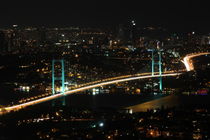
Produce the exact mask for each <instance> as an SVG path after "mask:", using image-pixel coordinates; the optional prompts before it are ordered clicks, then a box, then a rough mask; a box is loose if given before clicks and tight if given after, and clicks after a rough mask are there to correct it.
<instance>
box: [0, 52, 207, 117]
mask: <svg viewBox="0 0 210 140" xmlns="http://www.w3.org/2000/svg"><path fill="white" fill-rule="evenodd" d="M207 54H210V53H209V52H204V53H196V54H189V55H187V56H185V57H184V58H183V60H182V62H183V63H184V65H185V67H186V70H187V71H191V70H194V66H193V62H192V60H191V59H192V58H194V57H197V56H201V55H207ZM180 74H181V73H175V72H173V71H169V72H165V73H163V74H162V77H167V76H177V75H180ZM155 77H160V75H154V76H152V75H151V73H142V74H136V75H125V76H119V77H113V78H108V79H104V80H99V81H95V82H91V83H89V84H90V85H89V84H84V85H82V87H80V86H79V87H78V88H76V89H73V90H70V91H67V92H65V93H63V94H61V93H60V94H55V95H50V96H47V97H43V98H40V99H36V100H34V101H28V102H26V103H22V104H18V105H13V106H10V107H5V108H0V114H3V112H10V111H16V110H19V109H22V108H25V107H27V106H31V105H36V104H39V103H42V102H46V101H50V100H53V99H56V98H60V97H62V96H66V95H70V94H74V93H76V92H81V91H85V90H88V89H92V88H96V87H100V86H105V85H110V84H115V83H120V82H126V81H132V80H137V79H147V78H155Z"/></svg>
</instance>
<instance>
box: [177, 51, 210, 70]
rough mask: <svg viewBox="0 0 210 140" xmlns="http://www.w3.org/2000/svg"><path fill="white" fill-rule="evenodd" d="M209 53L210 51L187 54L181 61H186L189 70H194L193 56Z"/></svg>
mask: <svg viewBox="0 0 210 140" xmlns="http://www.w3.org/2000/svg"><path fill="white" fill-rule="evenodd" d="M208 54H210V53H209V52H204V53H196V54H189V55H187V56H185V57H184V58H183V60H181V61H182V62H183V63H184V65H185V67H186V70H187V71H192V70H194V65H193V62H192V58H193V57H197V56H201V55H208Z"/></svg>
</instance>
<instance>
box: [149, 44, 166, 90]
mask: <svg viewBox="0 0 210 140" xmlns="http://www.w3.org/2000/svg"><path fill="white" fill-rule="evenodd" d="M151 51H152V76H154V75H155V65H158V69H159V70H158V73H159V76H160V77H159V90H160V92H162V90H163V80H162V58H161V54H162V53H161V50H160V48H159V44H158V43H157V53H158V61H155V58H154V56H155V55H154V51H155V50H154V49H152V50H151Z"/></svg>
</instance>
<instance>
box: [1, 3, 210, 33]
mask: <svg viewBox="0 0 210 140" xmlns="http://www.w3.org/2000/svg"><path fill="white" fill-rule="evenodd" d="M209 9H210V8H209V4H207V3H205V1H204V0H197V2H193V1H191V0H189V1H187V0H182V1H178V0H168V1H164V0H138V1H135V0H112V1H111V0H68V1H66V0H56V1H54V0H42V1H40V0H28V1H25V0H20V1H17V0H16V1H12V0H6V1H5V2H1V8H0V18H1V19H0V27H8V26H11V25H12V24H19V25H26V26H69V25H75V26H77V25H78V26H117V25H118V24H119V23H127V22H128V21H130V20H133V19H134V20H136V22H137V25H138V26H139V27H144V26H147V25H156V26H163V27H166V28H171V29H174V30H180V31H182V30H205V31H207V30H208V31H209V30H210V27H209V25H210V10H209Z"/></svg>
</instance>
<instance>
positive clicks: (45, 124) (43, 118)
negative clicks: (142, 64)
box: [0, 96, 210, 140]
mask: <svg viewBox="0 0 210 140" xmlns="http://www.w3.org/2000/svg"><path fill="white" fill-rule="evenodd" d="M209 99H210V97H209V96H168V97H164V98H161V99H157V100H154V101H153V103H154V104H157V102H158V101H160V100H163V101H164V100H167V101H165V103H167V102H168V103H171V104H174V105H176V107H173V106H172V105H171V106H169V105H166V106H165V107H163V105H161V107H160V108H159V109H151V108H150V109H147V110H146V112H136V113H132V112H131V111H130V110H125V109H116V108H115V109H111V108H106V109H104V108H103V109H101V110H100V109H98V110H94V109H84V108H80V109H76V108H70V107H55V108H49V107H48V106H41V105H40V106H38V107H31V108H28V109H26V110H22V111H20V112H15V113H11V114H8V115H5V116H1V119H0V140H19V139H20V140H28V139H31V140H37V139H43V140H71V139H75V140H124V139H126V140H128V139H134V140H139V139H210V131H209V130H210V106H209V103H208V101H209ZM172 100H173V102H171V101H172ZM194 101H196V102H194ZM147 103H149V104H152V101H151V102H150V101H148V102H145V103H143V104H147ZM139 106H140V105H139ZM153 107H155V108H157V106H155V105H154V106H153Z"/></svg>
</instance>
